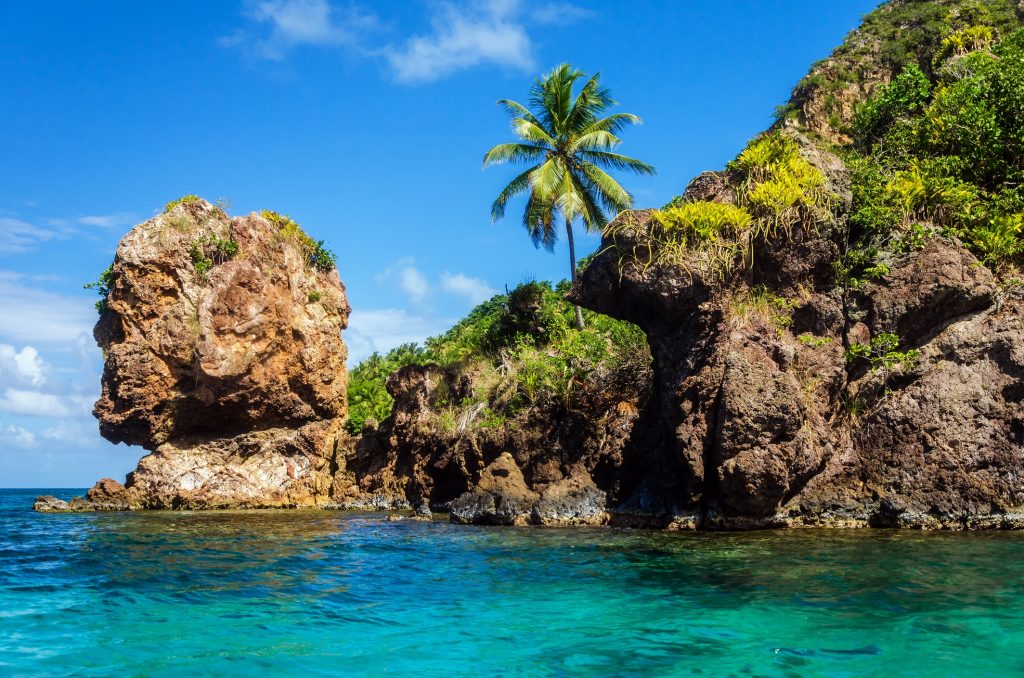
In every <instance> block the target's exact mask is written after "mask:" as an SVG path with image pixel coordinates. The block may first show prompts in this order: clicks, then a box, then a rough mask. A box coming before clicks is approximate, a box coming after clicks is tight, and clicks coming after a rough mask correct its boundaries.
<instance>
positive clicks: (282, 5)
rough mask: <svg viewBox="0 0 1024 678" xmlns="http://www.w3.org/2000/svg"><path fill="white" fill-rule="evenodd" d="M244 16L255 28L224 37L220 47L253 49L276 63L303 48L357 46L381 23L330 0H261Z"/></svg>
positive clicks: (365, 14)
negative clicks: (328, 0) (362, 37)
mask: <svg viewBox="0 0 1024 678" xmlns="http://www.w3.org/2000/svg"><path fill="white" fill-rule="evenodd" d="M243 15H244V16H245V17H246V18H247V19H249V20H250V22H252V24H253V26H252V27H250V28H241V29H238V30H237V31H235V32H234V33H232V34H230V35H227V36H224V37H222V38H220V40H219V43H220V45H221V46H223V47H237V46H240V47H246V48H251V49H253V50H254V51H255V54H256V55H257V56H259V57H262V58H264V59H272V60H280V59H283V58H284V57H285V56H286V55H287V54H288V52H289V51H290V50H291V49H292V48H294V47H297V46H300V45H355V44H356V43H357V42H358V40H359V38H360V36H361V35H362V34H364V33H366V32H372V31H374V30H375V29H376V28H377V27H378V23H379V20H378V19H377V16H376V15H374V14H372V13H370V12H366V11H364V10H362V9H360V8H359V7H357V6H355V5H349V6H347V7H345V8H343V9H339V8H338V7H335V6H333V5H331V4H330V3H329V2H327V0H261V1H260V2H250V3H248V5H247V7H246V9H245V10H244V11H243Z"/></svg>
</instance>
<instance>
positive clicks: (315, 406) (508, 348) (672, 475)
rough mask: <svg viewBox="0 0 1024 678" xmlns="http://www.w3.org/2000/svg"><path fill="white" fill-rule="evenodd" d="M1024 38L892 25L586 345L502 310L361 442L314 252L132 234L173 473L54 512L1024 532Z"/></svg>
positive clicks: (135, 380)
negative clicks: (374, 515)
mask: <svg viewBox="0 0 1024 678" xmlns="http://www.w3.org/2000/svg"><path fill="white" fill-rule="evenodd" d="M1020 26H1021V20H1020V13H1019V7H1018V4H1017V3H1016V2H1010V0H974V1H972V2H966V1H964V0H941V1H939V2H920V1H917V0H896V1H894V2H891V3H888V4H886V5H884V6H883V7H881V8H880V9H879V10H877V11H876V12H874V13H872V14H871V15H869V16H868V17H867V19H866V20H865V24H864V26H863V27H862V28H861V29H860V30H859V31H857V32H855V33H853V34H852V35H851V36H849V37H848V39H847V41H846V42H845V43H844V45H843V46H842V47H840V48H839V49H838V50H837V51H836V52H835V53H834V54H833V55H832V56H831V57H830V58H829V59H827V60H825V61H824V62H822V63H820V64H818V65H816V66H815V67H814V68H813V69H812V72H811V74H810V76H808V78H806V79H805V80H804V81H802V82H801V83H800V85H798V87H797V88H796V90H795V92H794V95H793V98H792V101H791V103H790V105H789V106H788V107H787V108H786V109H785V110H784V111H783V115H782V116H781V117H780V119H779V121H778V122H777V124H776V125H775V126H773V128H772V129H771V130H769V132H766V133H765V134H763V135H760V136H759V137H757V138H756V139H754V140H751V142H750V143H749V144H748V145H747V147H746V148H745V149H744V150H743V151H742V152H740V153H739V155H738V156H737V157H736V159H735V160H734V161H732V162H730V163H729V164H728V166H727V167H726V168H725V169H723V170H722V171H716V172H706V173H704V174H701V175H700V176H698V177H696V178H695V179H693V181H692V182H690V184H689V186H688V187H687V188H686V190H685V192H684V193H683V194H682V195H680V196H679V197H677V198H676V199H674V200H673V201H672V202H671V203H670V204H668V205H666V206H664V207H662V208H661V209H656V210H652V209H648V210H636V211H627V212H624V213H622V214H620V215H619V216H618V217H617V218H616V219H615V220H614V221H613V222H612V223H611V224H610V225H609V226H608V227H607V228H606V229H605V231H604V234H603V240H602V245H601V248H600V250H599V253H598V254H597V255H596V256H595V257H594V258H593V259H592V260H591V261H589V262H588V264H587V265H586V266H585V268H584V270H583V271H582V272H581V274H580V276H579V279H578V280H577V282H576V283H575V284H574V285H573V286H572V287H571V289H568V290H567V291H568V297H569V298H570V299H571V300H573V301H574V302H576V303H579V304H580V305H582V306H584V307H586V308H587V309H590V311H588V322H589V326H588V328H586V329H585V330H577V329H575V328H574V327H573V326H572V325H571V324H570V321H569V320H567V319H568V318H570V317H571V315H570V314H571V306H569V305H568V304H567V303H566V302H565V301H564V299H558V301H557V302H553V301H552V299H551V298H552V296H554V297H556V298H557V297H558V295H559V294H560V292H558V291H556V289H553V288H551V287H550V286H544V285H540V284H537V283H531V284H527V285H523V286H521V287H520V288H517V289H516V290H513V291H512V292H511V293H509V294H508V295H500V296H499V297H496V298H495V299H492V300H491V301H489V302H485V303H484V304H482V305H481V306H480V307H478V308H477V309H475V310H474V311H473V312H472V313H471V314H470V316H469V317H468V318H467V319H466V320H465V321H463V322H462V323H460V324H459V325H457V326H456V327H455V328H453V329H452V330H451V331H450V332H449V333H447V334H446V335H444V336H442V337H440V338H435V339H434V340H432V342H430V346H429V347H428V348H429V350H427V351H422V350H421V351H419V352H417V350H414V349H410V351H411V352H410V351H406V352H407V353H409V355H406V356H405V357H404V358H403V359H402V360H401V361H400V362H399V363H398V364H400V365H403V366H402V367H401V369H398V370H397V371H395V372H394V373H392V374H390V376H387V378H386V381H385V379H384V376H383V374H387V373H383V374H382V376H380V379H379V381H377V382H373V383H370V382H366V383H361V384H360V387H359V388H360V390H359V391H358V393H357V394H355V396H353V394H349V396H350V400H352V401H353V402H356V403H357V404H358V405H359V407H361V408H363V409H362V410H361V414H360V417H361V418H360V420H359V424H358V426H357V427H351V425H350V427H351V428H352V429H353V433H354V435H352V436H351V437H350V436H347V435H346V434H345V433H344V432H343V429H342V425H343V423H344V417H345V412H346V409H345V391H346V377H345V370H344V367H343V363H344V358H345V350H344V345H343V344H342V343H341V338H340V331H341V329H343V328H344V326H345V321H346V318H347V313H348V308H347V305H346V302H345V297H344V291H343V289H342V287H341V285H340V282H339V281H338V278H337V274H336V273H335V272H334V271H333V268H332V267H330V266H326V267H325V266H323V265H322V264H323V258H322V257H320V256H319V255H318V254H316V252H315V248H314V247H313V246H314V245H315V243H312V241H310V240H309V239H308V237H306V236H304V234H302V233H301V231H298V229H297V227H295V226H294V224H292V223H291V222H290V221H289V220H287V219H285V218H282V217H279V216H278V215H274V214H272V213H270V214H266V215H262V216H261V215H250V216H249V217H245V218H241V219H239V218H236V219H227V217H226V216H225V215H224V214H223V213H222V212H219V211H218V210H217V209H216V208H214V207H212V206H211V205H209V204H208V203H205V202H202V201H194V200H193V201H186V202H184V203H182V204H178V205H175V206H173V207H172V208H171V209H169V210H168V212H167V213H166V214H164V215H161V216H159V217H157V218H155V219H153V220H151V221H149V222H146V223H145V224H142V225H140V226H138V227H136V229H135V230H133V231H132V233H131V234H129V235H128V236H127V237H126V238H125V240H124V241H123V242H122V244H121V246H120V248H119V249H118V255H117V260H116V261H115V264H114V267H113V270H112V276H111V279H112V281H113V286H112V289H111V291H110V295H109V299H108V301H107V309H106V310H105V311H104V313H103V316H102V317H101V320H100V323H99V324H98V325H97V339H98V340H99V342H100V344H101V346H103V347H104V352H105V357H106V370H105V374H104V391H103V397H102V398H101V400H100V401H99V403H97V408H96V412H97V416H98V417H99V418H100V422H101V431H102V432H103V434H104V435H105V436H107V437H108V438H110V439H111V440H115V441H126V442H131V443H135V444H140V445H143V446H144V447H146V448H147V449H149V450H151V451H152V452H153V453H152V454H150V455H149V456H147V457H146V458H144V459H143V460H142V461H141V462H140V464H139V468H138V469H137V470H136V471H135V472H134V473H132V474H131V475H130V476H129V478H128V481H127V482H126V483H125V485H124V486H122V485H121V484H120V483H116V482H114V481H109V480H106V481H101V482H100V483H98V484H97V486H96V487H94V488H93V489H92V490H90V492H89V495H88V496H87V498H86V499H85V500H81V501H78V502H77V503H73V504H72V505H71V506H70V507H69V506H67V505H63V506H62V505H61V504H60V503H59V502H54V501H41V503H40V505H39V508H40V509H43V510H52V509H67V508H70V509H72V510H77V509H94V508H140V507H154V508H167V507H199V508H212V507H225V506H303V505H324V506H331V507H338V508H364V509H365V508H372V509H408V508H416V509H417V510H418V512H420V513H426V512H427V511H429V510H430V509H434V510H447V511H449V512H450V515H451V519H452V520H453V521H456V522H463V523H484V524H517V525H522V524H540V525H582V524H588V525H595V524H611V525H624V526H645V527H660V528H670V529H693V528H702V529H755V528H777V527H797V526H842V527H854V526H882V527H916V528H944V529H975V528H1024V403H1022V401H1024V282H1022V279H1024V274H1022V272H1021V267H1022V262H1024V188H1021V187H1022V186H1024V141H1022V140H1024V118H1022V117H1021V116H1020V114H1019V113H1020V111H1021V110H1024V31H1019V30H1018V29H1019V27H1020ZM325 269H326V270H325ZM557 289H558V290H561V291H562V292H564V291H566V290H565V288H557ZM559 304H561V306H559ZM592 312H596V313H592ZM597 314H603V315H597ZM607 316H610V317H607ZM613 319H618V320H613ZM637 326H638V327H639V328H640V329H641V330H642V333H641V332H639V331H638V330H637V329H636V327H637ZM402 350H404V349H401V350H400V351H399V352H401V351H402ZM375 360H380V359H379V357H377V358H375ZM382 364H391V363H388V362H387V361H385V362H384V363H382ZM360 369H362V367H360ZM389 371H390V370H389ZM358 373H359V371H358V370H357V371H356V372H354V373H353V374H358ZM374 388H376V389H377V391H374ZM385 389H386V392H385ZM368 403H369V404H368ZM382 403H383V405H382ZM378 411H380V412H383V414H381V416H380V418H381V419H383V420H382V421H377V420H376V419H375V418H374V416H369V413H373V414H376V413H377V412H378ZM364 421H365V426H364V425H363V422H364Z"/></svg>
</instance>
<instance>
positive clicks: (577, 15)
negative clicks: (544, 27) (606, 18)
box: [530, 2, 594, 25]
mask: <svg viewBox="0 0 1024 678" xmlns="http://www.w3.org/2000/svg"><path fill="white" fill-rule="evenodd" d="M592 16H594V13H593V12H592V11H591V10H589V9H585V8H583V7H577V6H576V5H572V4H570V3H568V2H550V3H547V4H544V5H536V6H534V7H532V8H531V10H530V18H531V19H533V20H534V21H536V22H537V23H539V24H551V25H554V24H558V25H565V24H570V23H574V22H576V21H582V20H583V19H589V18H590V17H592Z"/></svg>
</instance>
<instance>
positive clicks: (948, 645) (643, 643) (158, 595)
mask: <svg viewBox="0 0 1024 678" xmlns="http://www.w3.org/2000/svg"><path fill="white" fill-rule="evenodd" d="M40 492H41V491H40V490H0V676H18V675H27V676H38V675H60V676H64V675H78V676H126V675H141V676H172V675H174V676H177V675H192V676H206V675H217V676H226V675H247V676H253V675H261V676H293V675H294V676H320V675H324V676H326V675H345V676H363V675H367V676H376V675H385V674H393V675H402V676H413V675H414V676H452V675H489V676H494V675H516V676H577V675H585V676H654V675H665V676H668V675H681V676H687V675H700V676H724V675H736V676H890V675H907V676H929V677H932V676H943V675H951V676H953V675H955V676H986V677H988V676H1001V675H1005V676H1016V675H1021V674H1022V673H1024V534H1014V533H977V534H931V533H920V532H896V531H868V530H863V531H825V530H821V531H791V532H757V533H744V534H668V533H659V532H648V531H631V530H600V529H542V528H479V527H461V526H454V525H449V524H447V523H445V522H434V523H421V522H413V521H407V520H406V521H400V522H385V521H383V520H382V519H381V517H380V516H378V515H355V514H344V513H332V512H319V511H294V512H289V511H237V512H218V513H187V512H177V513H123V514H121V513H118V514H78V515H41V514H36V513H33V512H32V511H31V505H32V500H33V498H34V497H35V496H36V494H38V493H40ZM45 492H50V493H56V494H58V495H59V496H64V497H65V498H66V497H69V496H70V495H71V494H73V492H70V491H56V492H55V491H53V490H46V491H45Z"/></svg>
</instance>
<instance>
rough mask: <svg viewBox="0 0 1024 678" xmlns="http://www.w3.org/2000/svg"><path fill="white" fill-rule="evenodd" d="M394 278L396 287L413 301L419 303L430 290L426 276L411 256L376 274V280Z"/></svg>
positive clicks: (383, 280) (385, 280) (381, 280)
mask: <svg viewBox="0 0 1024 678" xmlns="http://www.w3.org/2000/svg"><path fill="white" fill-rule="evenodd" d="M391 280H394V281H395V282H396V283H397V284H398V287H399V288H400V289H401V290H402V291H403V292H405V293H406V295H408V297H409V300H410V301H412V302H413V303H417V304H418V303H421V302H422V301H423V300H424V299H426V297H427V293H429V292H430V283H429V282H427V276H425V275H423V273H422V272H421V271H420V270H419V269H418V268H416V261H415V260H414V259H412V258H411V257H406V258H404V259H399V260H398V261H396V262H395V263H393V264H391V265H390V266H388V267H387V268H386V269H384V271H383V272H381V273H380V274H379V275H377V282H388V281H391Z"/></svg>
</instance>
